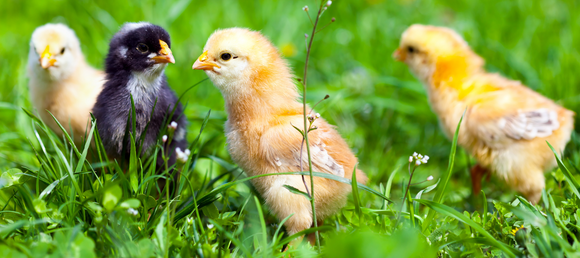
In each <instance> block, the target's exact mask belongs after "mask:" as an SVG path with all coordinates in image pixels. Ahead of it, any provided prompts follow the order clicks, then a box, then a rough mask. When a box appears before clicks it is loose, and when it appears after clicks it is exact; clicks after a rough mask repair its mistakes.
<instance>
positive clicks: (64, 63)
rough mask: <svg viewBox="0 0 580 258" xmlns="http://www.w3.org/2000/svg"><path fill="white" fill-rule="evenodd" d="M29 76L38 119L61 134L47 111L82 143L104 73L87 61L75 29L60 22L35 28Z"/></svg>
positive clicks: (29, 57) (31, 46)
mask: <svg viewBox="0 0 580 258" xmlns="http://www.w3.org/2000/svg"><path fill="white" fill-rule="evenodd" d="M28 77H29V79H30V81H29V87H30V99H31V102H32V104H33V106H34V108H35V109H36V110H37V111H38V113H39V115H40V117H41V119H42V120H43V121H44V122H45V123H46V124H47V125H48V126H49V127H50V128H51V129H52V130H54V131H55V132H57V133H59V134H61V133H62V131H61V130H60V128H59V127H58V125H57V124H56V122H55V121H54V119H53V118H52V116H51V115H50V114H49V113H48V112H47V110H48V111H50V112H51V113H52V114H53V115H54V116H55V117H56V118H57V119H58V121H59V122H60V123H61V125H62V126H63V127H64V128H65V129H66V130H67V132H68V133H69V134H71V133H72V134H73V135H74V140H75V142H76V143H81V142H82V139H83V138H84V137H85V130H87V129H88V128H90V123H89V122H90V114H89V113H90V112H91V110H92V108H93V106H94V104H95V102H96V100H97V96H98V95H99V93H100V92H101V90H102V88H103V84H104V82H105V74H104V73H103V72H102V71H98V70H95V69H94V68H92V67H91V66H90V65H89V64H87V62H86V61H85V57H84V56H83V53H82V52H81V47H80V43H79V40H78V38H77V37H76V35H75V33H74V31H72V30H71V29H70V28H68V27H67V26H66V25H63V24H46V25H43V26H40V27H38V28H36V30H34V32H33V33H32V39H31V40H30V51H29V53H28ZM71 130H72V131H71ZM87 133H88V132H87Z"/></svg>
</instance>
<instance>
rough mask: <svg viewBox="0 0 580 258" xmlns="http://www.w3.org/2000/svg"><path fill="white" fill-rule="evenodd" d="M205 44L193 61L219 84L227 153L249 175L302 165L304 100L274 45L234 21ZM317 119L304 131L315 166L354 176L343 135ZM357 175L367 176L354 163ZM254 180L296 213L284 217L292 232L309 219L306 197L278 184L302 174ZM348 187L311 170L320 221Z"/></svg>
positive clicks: (282, 208) (280, 206)
mask: <svg viewBox="0 0 580 258" xmlns="http://www.w3.org/2000/svg"><path fill="white" fill-rule="evenodd" d="M204 51H205V52H204V53H203V54H202V55H201V56H200V57H199V59H198V60H197V61H196V62H195V64H194V65H193V69H198V70H205V72H206V73H207V75H208V76H209V77H210V79H211V80H212V82H213V84H214V85H215V86H216V87H217V88H218V89H219V90H220V91H221V92H222V95H223V97H224V99H225V104H226V111H227V113H228V120H227V122H226V126H225V127H226V129H225V131H226V132H225V133H226V137H227V144H228V149H229V152H230V154H231V156H232V159H233V160H234V161H235V162H236V163H237V164H238V165H239V166H240V167H241V168H242V169H244V171H245V172H246V173H247V174H248V175H249V176H254V175H262V174H269V173H280V172H291V171H300V150H301V148H300V146H301V143H302V135H301V134H300V132H298V131H297V130H296V129H295V128H293V127H292V125H294V126H296V127H298V128H300V129H303V127H304V122H303V116H302V114H303V106H302V104H301V103H299V102H298V101H297V99H298V98H299V97H300V96H299V93H298V91H297V89H296V86H295V85H294V81H293V75H292V74H291V71H290V68H289V67H288V64H287V63H286V61H285V60H284V59H282V58H281V57H280V54H279V52H278V50H277V49H276V48H275V47H274V46H273V45H272V44H271V43H270V41H268V39H266V38H265V37H264V36H262V35H261V34H260V33H259V32H256V31H250V30H248V29H241V28H231V29H224V30H218V31H216V32H214V33H213V34H212V35H211V36H210V38H209V39H208V41H207V43H206V45H205V48H204ZM308 112H309V111H308ZM314 125H315V126H316V127H318V129H317V130H314V131H311V132H310V133H309V134H308V137H309V141H310V150H311V155H312V164H313V170H314V171H317V172H324V173H329V174H333V175H337V176H341V177H346V178H351V176H352V172H353V169H354V167H355V165H356V164H357V158H356V157H355V156H354V155H353V153H352V152H351V150H350V148H349V147H348V145H347V144H346V142H345V141H344V140H343V139H342V137H341V136H340V135H339V133H338V132H337V131H336V130H335V129H334V127H333V126H331V125H329V124H328V123H327V122H326V121H325V120H324V119H322V118H318V119H317V120H315V122H314ZM302 153H303V154H302V168H303V169H304V170H307V169H308V158H307V155H306V146H304V148H303V151H302ZM306 180H307V182H309V180H310V179H309V177H306ZM357 180H358V181H359V182H361V183H365V182H366V180H367V177H366V176H365V174H364V173H363V172H362V171H360V170H358V169H357ZM252 183H253V185H254V186H255V187H256V189H257V190H258V191H259V193H260V194H261V195H262V196H263V198H264V199H265V201H266V203H267V205H268V206H269V207H270V209H271V210H272V211H273V213H274V214H276V216H277V217H278V219H280V220H282V219H284V218H286V217H287V216H289V215H291V214H294V215H293V216H292V217H291V218H290V219H288V220H287V221H286V223H285V227H286V231H287V232H288V233H289V234H294V233H297V232H299V231H301V230H305V229H308V228H310V227H311V226H312V224H313V221H312V210H311V206H310V202H309V201H308V200H307V199H306V198H305V197H304V196H301V195H296V194H293V193H291V192H290V191H288V190H287V189H286V188H284V187H283V186H284V185H290V186H293V187H295V188H298V189H300V190H302V191H306V189H305V186H304V183H303V181H302V177H301V176H300V175H279V176H268V177H261V178H258V179H254V180H253V181H252ZM309 187H310V185H309ZM350 189H351V187H350V185H347V184H343V183H339V182H337V181H334V180H329V179H325V178H320V177H315V178H314V193H315V200H316V201H315V205H316V206H315V207H316V215H317V219H318V220H319V221H322V220H324V218H327V217H328V216H331V215H333V214H335V213H336V212H337V211H338V210H339V209H340V208H341V207H343V206H344V205H345V204H346V196H347V195H348V193H349V192H350Z"/></svg>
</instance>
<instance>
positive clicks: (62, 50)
mask: <svg viewBox="0 0 580 258" xmlns="http://www.w3.org/2000/svg"><path fill="white" fill-rule="evenodd" d="M64 49H65V48H64V47H63V48H62V49H61V50H60V54H61V55H62V54H64Z"/></svg>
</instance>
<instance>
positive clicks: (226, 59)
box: [221, 53, 232, 61]
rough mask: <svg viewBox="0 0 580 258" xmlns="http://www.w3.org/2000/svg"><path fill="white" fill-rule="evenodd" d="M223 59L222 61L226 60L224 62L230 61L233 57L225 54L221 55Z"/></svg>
mask: <svg viewBox="0 0 580 258" xmlns="http://www.w3.org/2000/svg"><path fill="white" fill-rule="evenodd" d="M221 58H222V60H224V61H228V60H230V58H232V55H231V54H230V53H223V54H222V55H221Z"/></svg>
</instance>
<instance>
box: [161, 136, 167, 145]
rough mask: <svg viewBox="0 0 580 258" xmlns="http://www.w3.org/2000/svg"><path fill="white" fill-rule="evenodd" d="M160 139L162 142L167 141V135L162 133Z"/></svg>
mask: <svg viewBox="0 0 580 258" xmlns="http://www.w3.org/2000/svg"><path fill="white" fill-rule="evenodd" d="M161 140H163V143H166V142H167V135H163V137H161Z"/></svg>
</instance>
